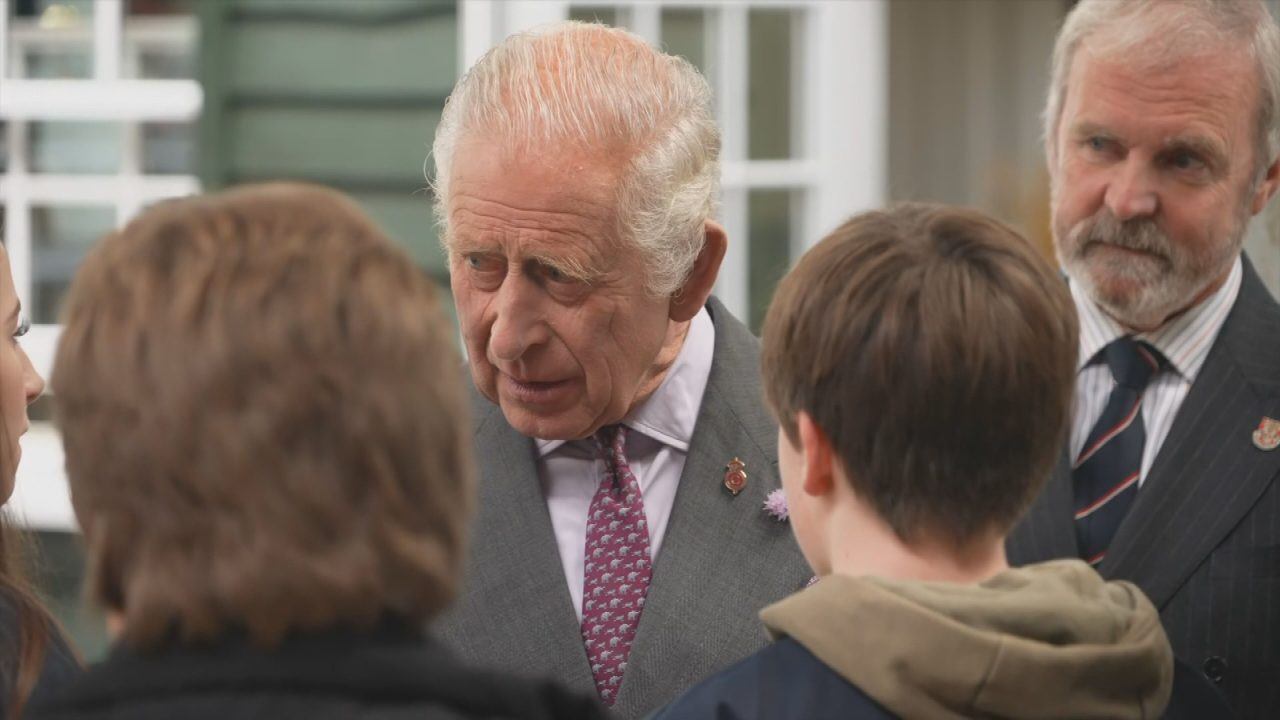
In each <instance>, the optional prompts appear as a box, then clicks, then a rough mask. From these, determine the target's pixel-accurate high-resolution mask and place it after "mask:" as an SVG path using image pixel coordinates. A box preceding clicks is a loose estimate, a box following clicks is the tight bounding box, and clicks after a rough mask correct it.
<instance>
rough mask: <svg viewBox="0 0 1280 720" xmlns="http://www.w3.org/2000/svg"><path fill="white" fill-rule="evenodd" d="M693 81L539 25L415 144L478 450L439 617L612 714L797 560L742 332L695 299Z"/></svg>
mask: <svg viewBox="0 0 1280 720" xmlns="http://www.w3.org/2000/svg"><path fill="white" fill-rule="evenodd" d="M710 97H711V96H710V90H709V88H708V86H707V84H706V82H705V80H703V78H702V77H701V76H700V75H699V74H698V72H697V71H696V70H695V69H694V68H693V67H692V66H691V65H690V64H689V63H687V62H686V61H684V60H682V59H679V58H676V57H672V56H669V55H665V54H662V53H661V52H659V51H657V50H655V49H653V48H652V47H650V46H649V45H647V44H646V43H644V42H643V41H642V40H641V39H640V38H638V37H635V36H633V35H630V34H628V33H626V32H624V31H621V30H614V29H609V28H605V27H602V26H598V25H583V24H576V23H565V24H562V25H557V26H552V27H550V28H547V29H544V30H542V31H539V32H536V33H528V34H521V35H516V36H513V37H511V38H508V39H507V40H506V41H504V42H503V43H502V44H501V45H499V46H497V47H496V48H494V49H493V50H492V51H491V52H490V53H489V54H487V55H486V56H484V57H483V58H482V59H481V60H480V61H479V62H478V63H477V64H476V65H475V66H474V67H473V68H471V70H470V71H469V72H468V73H467V74H466V75H465V76H464V77H463V79H462V80H461V81H460V82H459V83H458V86H457V87H456V88H455V89H454V92H453V94H452V96H451V97H450V99H449V101H448V103H447V105H446V108H445V112H444V116H443V118H442V120H441V122H440V126H439V130H438V131H437V136H436V141H435V145H434V148H433V154H434V157H435V161H436V168H437V173H436V201H437V210H438V216H439V219H440V222H441V226H442V229H443V233H444V244H445V247H446V248H447V250H448V253H449V259H450V270H451V273H452V287H453V294H454V298H455V300H456V303H457V309H458V319H459V322H460V324H461V327H462V334H463V338H464V342H465V344H466V348H467V352H468V355H469V363H470V369H471V377H472V380H473V382H474V385H475V389H476V391H477V393H476V394H475V403H474V408H475V416H474V423H475V447H476V451H477V453H478V455H479V458H480V468H481V483H480V492H479V503H480V507H479V513H478V517H477V521H476V523H475V526H474V530H473V534H472V546H471V558H470V562H469V566H468V572H467V579H466V585H465V588H464V590H463V594H462V596H461V598H460V601H459V602H458V604H457V605H456V606H455V610H454V611H453V613H452V614H451V615H450V616H449V617H447V618H446V619H445V620H444V622H443V623H442V624H441V625H440V627H441V628H442V632H443V634H444V637H445V639H446V640H447V641H448V642H449V643H450V644H451V645H453V646H454V647H456V648H457V650H458V651H460V652H461V654H462V656H463V657H464V658H466V659H469V660H471V661H474V662H477V663H480V664H482V665H488V666H492V667H495V668H502V669H505V670H510V671H514V672H518V673H524V674H529V675H549V676H552V677H555V678H557V679H559V680H561V681H563V682H565V683H567V684H569V685H570V686H572V687H575V688H580V689H583V690H587V691H590V692H594V693H597V694H598V696H599V697H600V698H601V700H602V701H603V702H604V703H605V704H606V705H608V706H611V707H612V708H613V709H614V711H615V713H616V715H617V716H619V717H627V718H630V717H637V716H640V715H641V714H643V713H645V712H646V711H649V710H651V709H653V708H655V707H657V706H660V705H661V704H663V703H664V702H666V701H668V700H669V699H671V698H672V697H673V696H674V695H675V694H677V693H678V692H679V691H680V690H682V689H683V688H685V687H686V686H688V685H690V684H691V683H692V682H694V681H695V680H697V679H699V678H701V677H703V676H705V675H707V674H708V673H711V672H713V671H715V670H717V669H719V668H722V667H724V666H725V665H727V664H729V663H730V662H732V661H734V660H736V659H738V658H741V657H743V656H745V655H747V654H749V653H751V652H752V651H754V650H755V649H757V648H758V647H761V646H762V645H763V643H764V642H765V640H766V638H765V637H764V635H763V634H762V633H761V631H760V630H759V629H758V628H759V623H758V622H757V620H756V617H755V615H756V613H757V612H758V611H759V610H760V608H761V607H763V606H764V605H766V604H768V603H770V602H772V601H774V600H777V599H779V598H782V597H783V596H785V595H787V594H789V593H790V592H792V591H794V590H796V589H797V587H799V586H800V585H802V584H803V583H804V582H805V580H806V579H807V578H808V577H809V571H808V569H807V567H806V566H805V564H804V561H803V559H802V558H801V556H800V554H799V551H798V549H797V548H796V546H795V544H794V541H793V540H792V538H791V534H790V532H789V531H788V528H787V527H786V526H785V524H783V523H782V522H780V521H779V520H777V519H775V518H773V517H770V516H768V514H767V513H766V512H764V510H763V508H762V504H763V501H764V500H765V498H766V495H767V493H768V492H769V491H771V490H773V489H775V488H776V487H777V486H778V479H777V474H776V463H777V456H776V438H777V429H776V425H775V424H774V422H773V420H772V419H771V418H770V417H769V415H768V414H767V411H766V410H765V408H764V406H763V404H762V400H761V393H760V383H759V377H758V369H757V359H758V348H757V342H756V340H755V338H754V337H752V336H751V334H750V333H749V332H748V330H747V329H746V328H745V327H743V325H742V324H741V323H739V322H738V321H737V320H736V319H734V318H733V316H732V315H730V314H729V312H728V311H727V310H726V309H725V308H724V306H723V305H721V304H720V303H719V302H717V301H716V300H715V299H714V298H712V297H711V290H712V286H713V285H714V283H715V280H716V274H717V272H718V270H719V267H720V262H721V259H722V258H723V257H724V253H725V248H726V244H727V239H726V236H725V231H724V229H723V228H722V227H721V226H720V225H718V224H717V223H716V222H715V221H714V220H713V219H712V217H713V210H714V206H715V200H716V195H717V192H718V185H719V171H720V169H719V162H718V154H719V131H718V129H717V127H716V125H715V123H714V121H713V119H712V115H711V109H710Z"/></svg>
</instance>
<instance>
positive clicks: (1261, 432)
mask: <svg viewBox="0 0 1280 720" xmlns="http://www.w3.org/2000/svg"><path fill="white" fill-rule="evenodd" d="M1253 446H1254V447H1256V448H1258V449H1259V450H1275V449H1276V448H1278V447H1280V420H1276V419H1274V418H1269V417H1264V418H1262V422H1260V423H1258V429H1257V430H1254V431H1253ZM725 477H726V479H725V484H728V482H729V480H728V479H727V478H728V476H725Z"/></svg>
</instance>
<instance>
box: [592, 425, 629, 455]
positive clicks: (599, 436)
mask: <svg viewBox="0 0 1280 720" xmlns="http://www.w3.org/2000/svg"><path fill="white" fill-rule="evenodd" d="M594 437H595V441H596V445H597V446H598V447H599V448H600V451H601V452H603V453H606V454H607V455H609V456H613V457H621V456H625V454H626V452H625V451H626V447H627V426H626V425H623V424H621V423H619V424H617V425H605V426H604V427H602V428H600V429H599V430H597V431H596V434H595V436H594Z"/></svg>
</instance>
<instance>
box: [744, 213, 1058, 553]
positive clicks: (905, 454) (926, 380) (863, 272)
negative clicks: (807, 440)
mask: <svg viewBox="0 0 1280 720" xmlns="http://www.w3.org/2000/svg"><path fill="white" fill-rule="evenodd" d="M1077 332H1078V331H1077V323H1076V316H1075V308H1074V305H1073V304H1072V301H1071V295H1070V292H1069V291H1068V290H1067V285H1066V283H1065V281H1063V279H1062V278H1061V277H1059V276H1058V275H1057V274H1056V272H1055V271H1054V270H1053V268H1052V267H1050V265H1049V263H1048V262H1046V261H1045V260H1044V259H1043V258H1041V257H1040V256H1039V255H1038V254H1037V253H1036V251H1035V250H1034V249H1033V248H1032V247H1031V246H1030V245H1029V244H1028V243H1027V242H1026V241H1025V240H1024V239H1023V238H1022V237H1020V236H1019V235H1018V234H1017V233H1016V232H1015V231H1013V230H1012V229H1010V228H1009V227H1007V226H1005V225H1003V224H1001V223H999V222H996V221H995V220H992V219H991V218H989V217H987V216H985V215H983V214H981V213H978V212H975V211H970V210H962V209H954V208H947V207H942V206H936V205H924V204H908V205H901V206H898V207H895V208H892V209H889V210H885V211H876V212H868V213H864V214H862V215H858V216H857V217H854V218H853V219H851V220H849V221H848V222H846V223H845V224H844V225H842V226H841V227H839V228H838V229H836V230H835V231H834V232H832V233H831V234H830V235H828V236H827V237H826V238H825V239H824V240H823V241H822V242H820V243H819V244H818V245H817V246H816V247H814V248H813V249H812V250H810V251H809V252H808V253H806V254H805V255H804V257H802V258H801V259H800V261H799V263H797V265H796V267H795V269H794V270H792V271H791V272H790V273H789V274H788V275H787V276H786V277H785V278H783V280H782V282H781V283H780V284H779V286H778V290H777V294H776V295H775V296H774V299H773V304H772V306H771V307H770V308H769V312H768V315H767V316H766V319H765V324H764V331H763V343H764V344H763V351H762V353H763V354H762V362H763V375H764V386H765V394H766V397H767V398H768V401H769V404H770V406H771V407H772V408H773V410H774V412H775V413H776V414H777V416H778V419H779V422H780V424H781V425H782V427H783V429H784V431H785V432H786V433H787V435H788V437H789V438H791V440H792V442H793V443H795V442H796V441H797V425H796V420H795V418H796V413H798V412H800V411H804V412H805V413H808V414H809V415H810V416H811V417H812V418H813V420H814V423H815V424H816V425H817V426H818V427H819V428H820V429H821V430H822V431H823V432H824V433H825V434H826V435H827V436H828V437H829V439H830V440H831V442H832V445H833V447H834V449H835V453H836V455H837V456H838V457H839V459H840V461H841V462H842V464H843V466H844V469H845V470H846V471H847V474H848V476H849V479H850V482H851V483H852V485H853V488H854V490H855V492H857V493H858V495H859V496H860V497H861V498H863V499H864V501H867V502H869V503H870V504H871V506H872V507H873V508H874V509H875V510H876V512H877V513H878V514H879V515H880V516H881V517H882V518H883V519H884V520H885V521H886V522H887V523H888V524H889V526H890V527H892V528H893V530H894V532H895V533H896V534H897V535H898V536H899V537H900V538H902V539H903V540H904V541H907V542H913V541H915V540H917V539H919V538H920V537H921V536H922V535H923V536H927V537H930V538H932V539H935V540H944V541H951V542H955V543H957V544H961V545H963V544H966V543H968V542H970V541H973V540H976V539H978V538H980V537H982V536H983V535H985V534H987V533H990V532H993V531H996V532H1005V531H1007V530H1008V529H1009V528H1010V527H1012V525H1013V524H1014V522H1016V520H1017V518H1018V517H1019V515H1020V514H1021V513H1022V512H1023V511H1024V510H1025V509H1026V507H1027V505H1028V504H1029V503H1030V502H1031V500H1032V498H1033V497H1034V496H1035V494H1036V493H1037V492H1038V491H1039V489H1040V487H1041V486H1042V484H1043V481H1044V478H1046V477H1047V476H1048V473H1049V471H1050V469H1051V467H1052V463H1053V462H1054V460H1055V458H1056V457H1057V454H1058V452H1059V447H1060V443H1061V442H1062V440H1063V438H1064V434H1065V431H1066V423H1067V418H1068V413H1069V411H1070V407H1071V394H1072V387H1073V383H1074V381H1075V372H1076V356H1077V354H1078V352H1079V350H1078V347H1077Z"/></svg>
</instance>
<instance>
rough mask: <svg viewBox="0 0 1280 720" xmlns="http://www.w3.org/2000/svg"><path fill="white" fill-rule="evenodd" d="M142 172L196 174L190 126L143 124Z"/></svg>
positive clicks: (191, 128) (194, 149)
mask: <svg viewBox="0 0 1280 720" xmlns="http://www.w3.org/2000/svg"><path fill="white" fill-rule="evenodd" d="M141 132H142V172H144V173H146V174H148V175H156V174H158V175H165V174H172V175H187V174H191V173H193V172H194V171H195V162H196V138H195V128H194V127H193V126H192V125H191V124H189V123H144V124H143V125H142V127H141Z"/></svg>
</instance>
